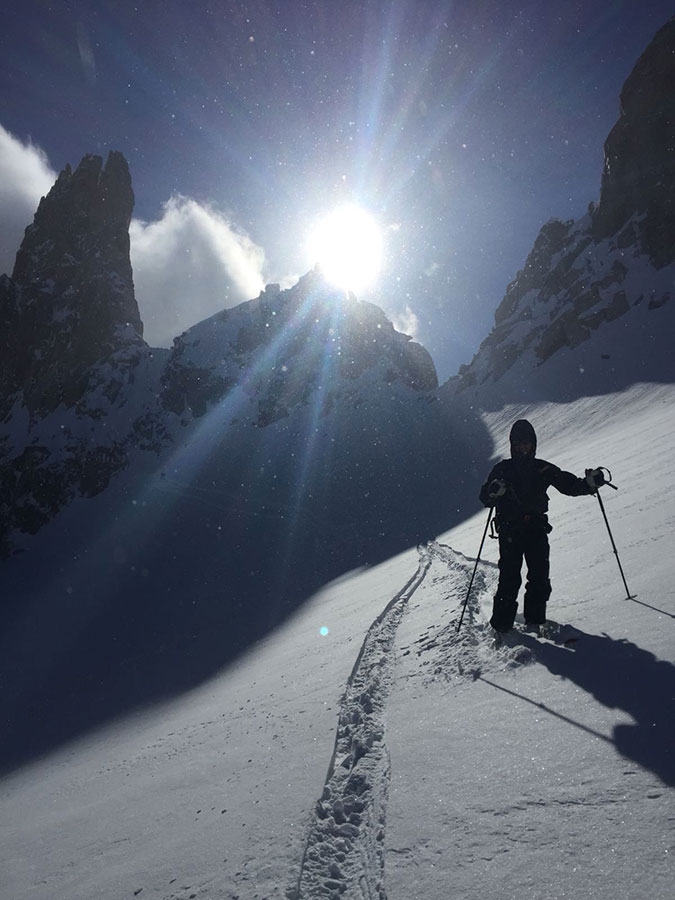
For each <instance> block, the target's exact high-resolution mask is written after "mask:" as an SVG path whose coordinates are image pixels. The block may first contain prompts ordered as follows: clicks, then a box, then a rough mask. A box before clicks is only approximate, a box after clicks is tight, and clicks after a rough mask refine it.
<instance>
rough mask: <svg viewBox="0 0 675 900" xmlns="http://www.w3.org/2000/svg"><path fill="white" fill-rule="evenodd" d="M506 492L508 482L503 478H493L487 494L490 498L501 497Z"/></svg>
mask: <svg viewBox="0 0 675 900" xmlns="http://www.w3.org/2000/svg"><path fill="white" fill-rule="evenodd" d="M505 493H506V484H505V483H504V482H503V481H502V480H501V478H493V480H492V481H491V482H490V484H489V485H488V489H487V495H488V497H489V499H490V500H497V499H498V498H499V497H503V496H504V494H505Z"/></svg>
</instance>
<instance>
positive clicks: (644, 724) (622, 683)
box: [523, 632, 675, 786]
mask: <svg viewBox="0 0 675 900" xmlns="http://www.w3.org/2000/svg"><path fill="white" fill-rule="evenodd" d="M579 634H580V636H579V640H578V642H575V643H574V644H573V645H572V647H569V646H561V645H557V644H552V643H544V642H542V641H539V640H537V639H536V638H534V637H531V636H529V635H523V641H524V643H525V644H526V646H527V647H528V648H529V649H531V651H532V653H533V654H534V656H535V657H536V659H537V660H538V661H539V662H540V663H541V664H543V665H545V666H546V667H547V669H549V671H550V672H552V673H553V674H554V675H560V676H561V677H563V678H567V679H569V680H570V681H573V682H574V683H575V684H578V685H579V687H580V688H582V689H583V690H585V691H587V692H588V693H589V694H592V695H593V696H594V697H595V698H596V699H597V700H598V701H599V702H600V703H602V704H603V706H607V707H609V708H610V709H621V710H624V711H625V712H627V713H628V714H629V715H630V716H632V718H633V719H634V720H635V721H634V724H625V723H621V724H618V725H616V726H615V727H614V731H613V741H614V745H615V746H616V749H617V750H618V752H619V753H620V754H621V755H622V756H624V757H626V758H627V759H632V760H633V761H635V762H636V763H638V764H639V765H641V766H643V767H645V768H648V769H650V770H651V771H652V772H654V774H655V775H657V776H658V777H659V778H660V779H661V780H662V781H663V782H665V783H666V784H668V785H671V786H672V785H675V666H673V665H672V663H669V662H667V661H665V660H660V659H657V658H656V657H655V656H654V654H653V653H649V652H648V651H647V650H643V649H642V648H641V647H638V646H637V645H636V644H633V643H632V642H631V641H628V640H626V639H619V640H616V639H614V638H611V637H609V636H608V635H606V634H602V635H595V634H586V633H585V632H580V633H579Z"/></svg>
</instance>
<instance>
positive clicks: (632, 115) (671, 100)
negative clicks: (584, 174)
mask: <svg viewBox="0 0 675 900" xmlns="http://www.w3.org/2000/svg"><path fill="white" fill-rule="evenodd" d="M674 84H675V18H673V19H671V20H670V21H669V22H668V23H667V24H666V25H664V27H663V28H662V29H661V30H660V31H659V32H658V33H657V34H656V36H655V38H654V40H653V41H652V42H651V44H650V45H649V46H648V47H647V49H646V50H645V52H644V53H643V54H642V56H641V57H640V58H639V60H638V61H637V63H636V64H635V67H634V68H633V71H632V72H631V74H630V76H629V77H628V79H627V80H626V83H625V84H624V86H623V89H622V91H621V107H620V115H619V120H618V122H617V123H616V125H615V126H614V128H613V129H612V130H611V132H610V133H609V136H608V138H607V140H606V142H605V167H604V171H603V174H602V193H601V198H600V205H599V208H598V210H597V212H596V214H595V216H594V218H593V229H592V233H593V237H594V239H595V240H596V241H600V240H602V239H604V238H607V237H610V236H611V235H615V234H617V233H618V232H619V231H620V229H622V227H623V226H625V225H626V223H628V221H629V220H630V219H631V218H632V217H634V216H637V217H638V218H637V220H636V221H635V223H634V224H633V226H632V227H631V229H630V233H629V234H628V235H626V236H625V237H624V238H623V240H631V239H632V238H637V239H639V240H640V243H641V245H642V247H643V249H644V251H645V252H646V253H647V254H648V255H649V257H650V260H651V261H652V262H653V264H654V265H655V266H656V267H657V268H660V267H662V266H666V265H669V264H670V263H672V262H673V261H674V260H675V238H674V234H675V91H674V90H673V85H674Z"/></svg>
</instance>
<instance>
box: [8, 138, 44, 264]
mask: <svg viewBox="0 0 675 900" xmlns="http://www.w3.org/2000/svg"><path fill="white" fill-rule="evenodd" d="M55 180H56V172H54V171H53V169H52V168H51V166H50V165H49V163H48V161H47V157H46V155H45V154H44V153H43V152H42V150H40V148H39V147H35V146H33V144H32V143H30V142H28V143H27V144H23V143H22V142H21V141H20V140H19V139H18V138H16V137H14V135H13V134H10V132H9V131H7V130H6V129H5V128H3V127H2V125H0V274H3V273H5V274H7V275H11V274H12V269H13V268H14V259H15V257H16V251H17V250H18V249H19V246H20V244H21V241H22V240H23V233H24V231H25V229H26V226H27V225H30V223H31V222H32V221H33V216H34V215H35V210H36V209H37V206H38V203H39V202H40V198H41V197H44V195H45V194H47V193H48V192H49V189H50V188H51V186H52V185H53V184H54V181H55Z"/></svg>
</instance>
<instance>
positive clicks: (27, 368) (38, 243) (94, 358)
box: [0, 152, 143, 417]
mask: <svg viewBox="0 0 675 900" xmlns="http://www.w3.org/2000/svg"><path fill="white" fill-rule="evenodd" d="M133 204H134V195H133V191H132V188H131V178H130V175H129V170H128V167H127V163H126V161H125V159H124V157H123V156H122V155H121V154H120V153H117V152H111V153H110V154H109V156H108V159H107V162H106V164H105V166H104V165H103V161H102V159H101V157H100V156H86V157H85V158H84V159H83V160H82V162H81V163H80V165H79V166H78V167H77V169H76V170H75V171H74V172H71V169H70V166H66V168H65V169H64V170H63V171H62V172H61V174H60V175H59V177H58V179H57V181H56V183H55V185H54V187H53V188H52V189H51V191H50V192H49V194H48V195H47V196H46V197H44V198H43V199H42V200H41V202H40V205H39V207H38V210H37V212H36V214H35V219H34V221H33V223H32V225H29V227H28V228H27V229H26V234H25V237H24V240H23V243H22V244H21V248H20V249H19V252H18V253H17V257H16V263H15V266H14V271H13V273H12V279H11V282H10V283H8V282H4V283H3V285H2V286H1V287H0V316H1V317H2V321H3V323H6V327H4V328H3V338H2V339H1V346H0V353H1V355H2V361H1V362H0V392H1V396H2V400H0V403H3V404H4V405H3V406H1V407H0V415H1V414H2V413H3V412H4V413H5V414H6V412H7V402H11V398H12V395H14V394H15V393H16V392H17V391H21V392H22V399H23V402H24V404H25V405H26V407H27V408H28V409H29V410H30V411H31V413H32V414H33V415H35V416H37V417H42V416H44V415H45V414H47V413H49V412H53V411H54V410H55V409H56V408H57V407H58V406H59V405H60V404H65V406H66V407H70V406H72V405H73V404H75V403H77V402H78V401H79V400H80V399H81V398H82V397H83V396H84V394H85V392H86V391H87V386H88V385H87V376H88V370H89V368H90V366H92V365H93V364H95V363H98V362H100V360H102V359H105V358H107V357H109V356H111V355H113V354H115V353H117V352H118V351H119V350H120V349H122V348H123V347H124V348H128V347H130V346H135V347H136V348H141V347H142V346H143V342H142V333H143V325H142V322H141V318H140V314H139V311H138V304H137V303H136V298H135V295H134V286H133V278H132V272H131V262H130V258H129V222H130V220H131V213H132V210H133Z"/></svg>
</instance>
